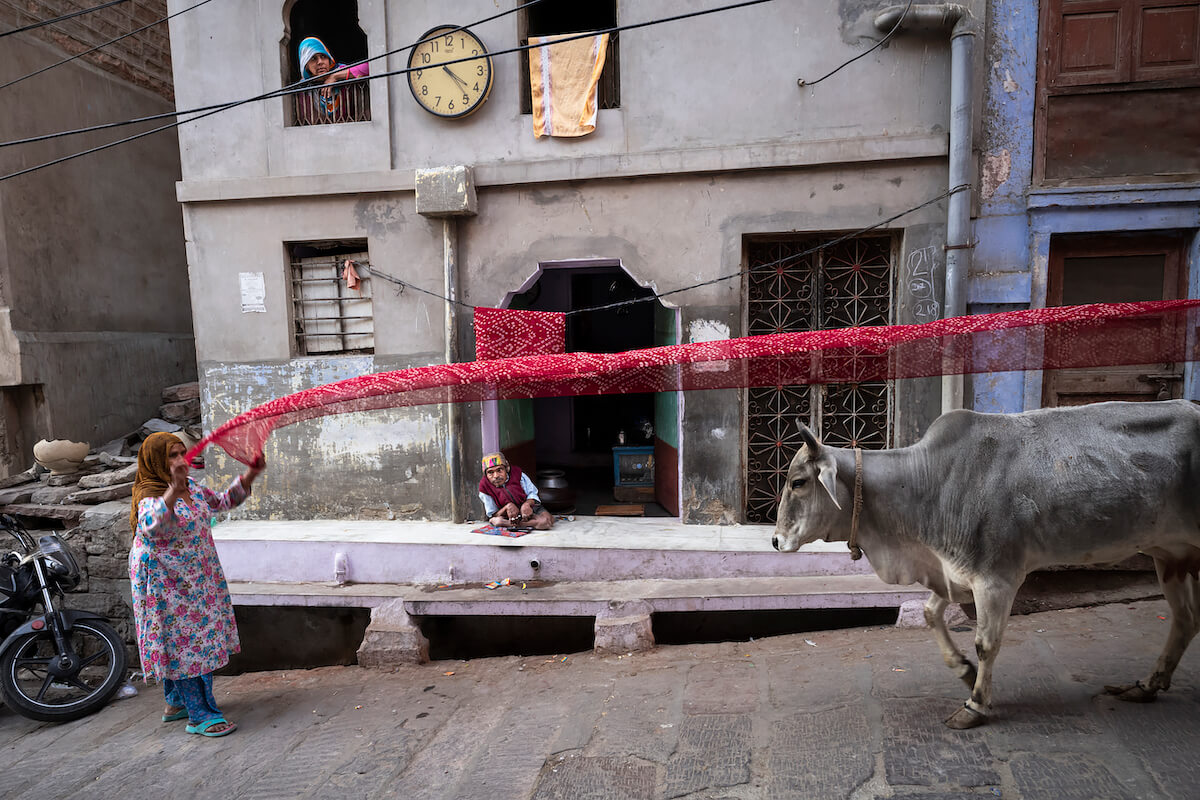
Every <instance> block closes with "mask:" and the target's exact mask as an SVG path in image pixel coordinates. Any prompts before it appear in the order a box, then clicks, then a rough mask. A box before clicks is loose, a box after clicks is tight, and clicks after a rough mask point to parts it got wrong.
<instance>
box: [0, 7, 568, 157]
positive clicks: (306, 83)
mask: <svg viewBox="0 0 1200 800" xmlns="http://www.w3.org/2000/svg"><path fill="white" fill-rule="evenodd" d="M544 1H545V0H529V2H527V3H525V4H523V5H519V6H516V7H515V8H510V9H508V10H507V11H501V12H500V13H498V14H493V15H492V16H490V17H485V18H483V19H481V20H477V21H476V22H472V23H471V26H476V25H483V24H485V23H488V22H491V21H492V20H495V19H499V18H500V17H503V16H507V15H508V14H513V13H515V12H517V11H520V10H522V9H525V8H529V7H530V6H536V5H537V4H538V3H541V2H544ZM207 2H208V0H203V2H200V3H197V4H196V5H195V6H191V7H190V8H185V9H183V11H179V12H177V13H176V14H172V15H171V16H177V15H178V14H182V13H184V11H191V10H192V9H193V8H196V6H202V5H204V3H207ZM165 19H170V17H165ZM162 21H163V20H159V22H162ZM147 27H148V26H147ZM466 27H468V26H466V25H459V26H458V27H457V28H453V29H451V30H450V31H449V32H450V33H456V32H458V31H460V30H463V29H464V28H466ZM139 30H144V28H143V29H139ZM137 32H138V31H133V32H132V33H127V34H125V36H131V35H132V34H133V33H137ZM441 35H443V36H444V35H445V34H441ZM120 38H124V37H118V39H120ZM118 39H113V40H112V41H113V42H115V41H118ZM426 41H427V40H426V39H421V40H420V41H417V42H415V43H413V44H408V45H405V46H404V47H397V48H396V49H395V50H388V51H387V52H386V53H380V54H379V55H377V56H371V57H370V58H365V59H363V60H362V61H355V62H354V63H353V64H349V65H347V66H349V67H357V66H359V65H360V64H369V63H370V62H372V61H378V60H379V59H381V58H387V57H388V56H390V55H395V54H396V53H402V52H404V51H405V50H411V49H412V48H414V47H416V46H417V45H420V44H424V43H425V42H426ZM106 44H112V42H106ZM100 46H101V47H103V46H104V45H100ZM94 49H96V48H93V50H94ZM88 52H91V51H90V50H89V51H88ZM80 55H86V54H84V53H80ZM72 58H78V56H73V57H72ZM70 60H71V59H67V60H66V61H60V62H58V64H51V65H50V66H49V67H46V68H45V69H43V70H38V72H32V73H30V74H29V75H26V76H24V77H22V78H17V80H15V81H9V82H8V83H5V84H2V85H0V89H3V88H5V87H6V86H12V85H13V84H14V83H17V82H18V81H23V80H25V78H32V77H33V76H34V75H37V74H39V73H40V72H45V71H46V69H52V68H54V67H56V66H59V64H65V63H66V62H67V61H70ZM381 77H382V76H381ZM312 82H313V79H312V78H301V79H300V80H298V81H295V82H294V83H289V84H288V85H287V86H284V87H283V88H281V89H272V90H271V91H269V92H264V93H263V94H260V95H256V96H255V97H249V98H246V99H245V100H242V101H226V102H224V103H213V104H212V105H207V106H201V107H200V108H190V109H187V110H186V111H178V110H176V111H167V112H164V113H162V114H151V115H149V116H145V117H135V118H134V119H126V120H121V121H120V122H106V123H103V124H100V125H91V126H89V127H86V128H75V129H73V130H69V131H57V132H55V133H46V134H42V135H41V136H30V137H29V138H27V139H13V140H12V141H8V142H0V147H11V146H12V145H17V144H32V143H34V142H44V141H47V140H48V139H59V138H62V137H64V136H74V135H76V134H80V133H92V132H93V131H102V130H107V129H109V128H120V127H124V126H125V125H136V124H138V123H140V122H153V121H154V120H159V119H167V118H168V117H180V116H183V115H185V114H199V113H201V112H204V111H212V110H213V109H220V108H232V107H233V106H235V105H238V104H240V103H248V102H252V101H254V100H267V99H270V98H272V97H277V96H279V94H280V92H283V91H286V90H288V89H292V88H295V87H303V91H308V89H309V88H311V87H312Z"/></svg>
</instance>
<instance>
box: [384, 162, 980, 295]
mask: <svg viewBox="0 0 1200 800" xmlns="http://www.w3.org/2000/svg"><path fill="white" fill-rule="evenodd" d="M970 188H971V184H969V183H960V184H959V185H958V186H955V187H953V188H951V189H947V190H946V191H944V192H942V193H941V194H939V195H937V196H936V197H931V198H929V199H928V200H926V201H924V202H922V203H919V204H917V205H915V206H913V207H912V208H906V209H905V210H903V211H901V212H899V213H898V214H893V215H892V216H890V217H887V218H886V219H881V220H879V221H878V222H874V223H872V224H870V225H868V226H867V227H865V228H859V229H858V230H856V231H851V232H850V233H846V234H843V235H841V236H839V237H837V238H836V239H830V240H829V241H827V242H821V243H820V244H818V245H815V246H814V247H810V248H808V249H807V250H804V251H801V252H799V253H792V254H790V255H786V256H783V257H782V258H777V259H775V260H774V261H767V262H765V263H762V264H755V265H754V266H753V267H750V268H747V269H743V270H739V271H737V272H733V273H730V274H728V275H722V276H720V277H717V278H713V279H711V280H707V281H701V282H700V283H693V284H691V285H690V286H682V287H680V288H678V289H672V290H670V291H669V292H662V293H661V294H658V293H655V294H649V295H646V296H645V297H635V298H633V299H632V300H621V301H620V302H617V303H608V304H607V305H602V306H589V307H587V308H576V309H572V310H570V311H561V312H558V313H561V314H563V315H565V316H568V317H570V316H573V315H575V314H587V313H590V312H593V311H608V310H610V309H614V308H621V307H624V306H631V305H635V304H637V303H649V302H651V301H661V300H662V298H664V297H670V296H671V295H675V294H681V293H683V292H689V291H691V290H692V289H700V288H703V287H705V286H711V285H713V284H716V283H721V282H722V281H729V280H733V279H734V278H740V277H742V276H743V275H747V274H749V273H750V272H753V271H754V270H761V269H770V268H772V267H777V266H779V265H780V264H783V263H785V262H788V261H795V260H797V259H801V258H804V257H805V256H810V255H812V254H813V253H817V252H820V251H821V250H825V249H827V248H830V247H833V246H834V245H838V244H841V243H842V242H844V241H847V240H849V239H853V238H854V237H856V236H862V235H863V234H864V233H870V232H871V231H873V230H875V229H877V228H881V227H883V226H884V225H887V224H889V223H892V222H895V221H896V220H898V219H900V218H901V217H905V216H908V215H909V214H911V213H913V212H914V211H920V210H921V209H922V208H925V207H927V206H931V205H933V204H934V203H937V202H940V201H942V200H945V199H946V198H947V197H950V196H951V195H955V194H958V193H959V192H965V191H967V190H968V189H970ZM362 266H365V267H366V271H367V273H368V274H369V275H378V276H379V277H380V278H383V279H384V280H385V281H388V282H390V283H393V284H395V285H397V286H400V287H401V288H404V289H412V290H414V291H417V292H420V293H421V294H424V295H428V296H430V297H434V298H437V299H438V300H441V301H443V302H449V303H453V304H454V305H457V306H462V307H463V308H469V309H472V310H473V309H476V308H479V306H476V305H472V304H470V303H465V302H463V301H461V300H458V299H451V298H449V297H446V296H445V295H442V294H438V293H437V292H433V291H430V290H429V289H422V288H421V287H420V286H417V285H416V284H413V283H409V282H408V281H406V280H403V279H401V278H397V277H395V276H394V275H389V274H388V273H386V272H384V271H382V270H380V269H378V268H376V267H375V265H373V264H370V265H362Z"/></svg>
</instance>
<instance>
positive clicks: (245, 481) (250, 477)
mask: <svg viewBox="0 0 1200 800" xmlns="http://www.w3.org/2000/svg"><path fill="white" fill-rule="evenodd" d="M266 468H267V460H266V459H265V458H263V455H262V453H259V454H258V458H256V459H254V463H252V464H251V465H250V466H248V467H246V471H245V472H243V473H242V488H243V489H245V490H247V491H249V490H250V484H252V483H254V479H255V478H257V477H258V474H259V473H260V472H262V471H263V470H264V469H266Z"/></svg>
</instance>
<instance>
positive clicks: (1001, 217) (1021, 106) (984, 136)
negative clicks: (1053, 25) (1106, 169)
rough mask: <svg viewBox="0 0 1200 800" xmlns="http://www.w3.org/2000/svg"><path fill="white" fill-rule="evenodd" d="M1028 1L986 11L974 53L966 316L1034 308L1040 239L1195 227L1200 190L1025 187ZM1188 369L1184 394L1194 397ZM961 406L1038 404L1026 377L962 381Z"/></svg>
mask: <svg viewBox="0 0 1200 800" xmlns="http://www.w3.org/2000/svg"><path fill="white" fill-rule="evenodd" d="M1038 13H1039V10H1038V2H1037V0H996V1H995V2H992V3H989V4H988V17H987V24H986V27H985V34H984V36H983V37H982V40H981V41H980V42H978V43H977V46H980V47H982V53H977V58H976V65H977V69H979V70H980V71H979V72H977V75H978V82H979V85H980V89H981V90H982V93H983V94H982V98H981V103H980V109H979V110H980V120H979V125H977V126H976V130H977V131H978V132H979V141H978V143H977V149H978V151H979V174H978V180H977V181H976V185H977V186H978V215H977V217H976V219H975V221H974V236H975V239H976V241H977V242H978V244H977V245H976V248H975V251H974V258H973V263H972V266H971V275H970V283H969V289H968V294H967V300H968V311H969V312H970V313H976V314H978V313H987V312H992V311H1010V310H1014V309H1020V308H1042V307H1044V306H1045V305H1046V270H1047V266H1048V263H1049V254H1050V239H1051V237H1052V236H1053V235H1055V234H1062V233H1109V232H1119V231H1153V230H1185V231H1186V230H1190V231H1192V232H1193V236H1194V237H1195V232H1196V231H1197V230H1198V229H1200V183H1173V184H1149V185H1131V184H1122V185H1096V186H1074V187H1071V188H1042V187H1035V186H1033V161H1034V110H1035V105H1036V99H1037V59H1038ZM1187 269H1188V276H1189V277H1188V296H1189V297H1197V296H1200V295H1198V293H1197V290H1198V289H1200V240H1198V239H1196V238H1193V242H1192V245H1191V247H1190V248H1189V251H1188V267H1187ZM1197 382H1198V381H1197V376H1196V370H1195V365H1194V364H1191V365H1188V366H1187V369H1186V371H1185V376H1184V386H1185V396H1187V397H1191V398H1193V399H1200V393H1198V392H1200V387H1198V386H1197ZM970 386H971V393H970V395H969V400H973V407H974V408H975V409H977V410H979V411H1021V410H1024V409H1029V408H1037V407H1039V406H1040V405H1041V393H1042V379H1041V374H1040V373H1036V372H1029V373H1022V372H1009V373H994V374H989V375H976V376H973V377H972V380H971V383H970Z"/></svg>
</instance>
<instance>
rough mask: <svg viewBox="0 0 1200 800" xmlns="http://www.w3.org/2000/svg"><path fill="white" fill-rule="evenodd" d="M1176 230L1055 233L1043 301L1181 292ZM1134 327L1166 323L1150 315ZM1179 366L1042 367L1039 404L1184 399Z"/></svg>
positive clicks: (1162, 296) (1169, 296) (1168, 296)
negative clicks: (1129, 233) (1078, 234)
mask: <svg viewBox="0 0 1200 800" xmlns="http://www.w3.org/2000/svg"><path fill="white" fill-rule="evenodd" d="M1183 248H1184V241H1183V237H1182V236H1180V235H1172V234H1161V235H1149V236H1148V235H1141V236H1126V235H1116V236H1112V235H1110V236H1085V237H1075V236H1071V237H1061V238H1060V237H1056V238H1054V239H1053V240H1052V241H1051V243H1050V272H1049V284H1048V288H1047V297H1046V304H1047V305H1048V306H1073V305H1082V304H1085V303H1120V302H1133V301H1142V300H1176V299H1178V298H1180V297H1183V296H1185V294H1186V275H1185V273H1184V271H1183V269H1182V265H1183V262H1184V258H1183ZM1131 324H1135V325H1160V324H1164V323H1161V322H1159V321H1156V320H1153V319H1146V320H1137V321H1131ZM1182 391H1183V365H1182V364H1137V365H1123V366H1112V367H1096V368H1087V369H1061V370H1046V371H1045V373H1044V374H1043V382H1042V405H1044V406H1075V405H1084V404H1086V403H1099V402H1102V401H1105V400H1169V399H1172V398H1177V397H1182Z"/></svg>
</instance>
